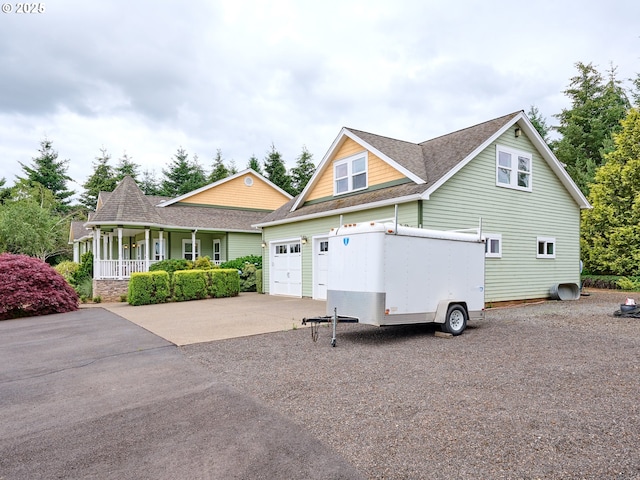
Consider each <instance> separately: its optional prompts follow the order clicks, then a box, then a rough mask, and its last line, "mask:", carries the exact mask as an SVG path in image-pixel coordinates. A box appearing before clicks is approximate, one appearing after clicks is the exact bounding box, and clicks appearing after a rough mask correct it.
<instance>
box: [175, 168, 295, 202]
mask: <svg viewBox="0 0 640 480" xmlns="http://www.w3.org/2000/svg"><path fill="white" fill-rule="evenodd" d="M247 177H249V178H251V180H253V185H251V186H247V185H246V184H245V179H246V178H247ZM288 200H289V199H288V198H287V197H286V196H285V195H283V194H282V193H280V192H279V191H277V190H275V189H274V188H273V187H271V186H270V185H267V184H266V183H265V182H264V181H263V180H261V179H259V178H258V177H256V176H255V175H253V174H251V173H247V174H246V175H242V176H240V177H238V178H234V179H233V180H229V181H228V182H225V183H222V184H220V185H217V186H215V187H212V188H209V189H208V190H205V191H203V192H200V193H197V194H195V195H193V196H191V197H188V198H185V199H184V200H183V201H181V202H178V204H180V203H186V204H198V205H215V206H223V207H239V208H256V209H261V210H275V209H276V208H279V207H281V206H282V205H283V204H285V203H286V202H287V201H288Z"/></svg>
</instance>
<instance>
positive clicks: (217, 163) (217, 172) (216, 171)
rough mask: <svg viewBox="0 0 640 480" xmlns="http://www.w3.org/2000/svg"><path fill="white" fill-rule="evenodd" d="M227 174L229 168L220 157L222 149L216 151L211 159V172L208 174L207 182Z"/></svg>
mask: <svg viewBox="0 0 640 480" xmlns="http://www.w3.org/2000/svg"><path fill="white" fill-rule="evenodd" d="M228 176H229V170H228V169H227V167H226V166H225V164H224V160H223V159H222V150H220V149H218V150H217V151H216V158H214V159H213V165H212V166H211V173H210V174H209V183H214V182H217V181H218V180H222V179H223V178H227V177H228Z"/></svg>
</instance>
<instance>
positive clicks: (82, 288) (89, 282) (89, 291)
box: [73, 278, 93, 303]
mask: <svg viewBox="0 0 640 480" xmlns="http://www.w3.org/2000/svg"><path fill="white" fill-rule="evenodd" d="M73 289H74V290H75V291H76V292H77V293H78V295H79V296H80V299H82V298H84V299H85V301H84V302H83V303H86V300H87V299H88V298H91V297H93V279H92V278H83V279H82V280H81V281H80V283H78V284H75V285H73Z"/></svg>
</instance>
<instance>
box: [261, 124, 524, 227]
mask: <svg viewBox="0 0 640 480" xmlns="http://www.w3.org/2000/svg"><path fill="white" fill-rule="evenodd" d="M521 113H522V112H514V113H511V114H509V115H505V116H503V117H499V118H496V119H493V120H489V121H487V122H484V123H481V124H478V125H475V126H473V127H469V128H465V129H463V130H459V131H457V132H453V133H450V134H447V135H443V136H441V137H437V138H434V139H432V140H427V141H425V142H422V143H411V142H405V141H403V140H396V139H393V138H388V137H383V136H380V135H375V134H373V133H368V132H363V131H361V130H355V129H351V128H347V130H348V131H349V132H351V133H353V134H354V135H356V136H357V137H359V138H361V139H362V140H364V141H365V142H367V143H368V144H369V145H371V146H372V147H374V148H376V149H377V150H379V151H380V152H382V153H383V154H385V155H386V156H388V157H389V158H391V159H392V160H394V161H395V162H397V163H398V164H399V165H401V166H403V167H404V168H406V169H407V170H409V171H411V172H413V173H414V174H416V175H417V176H418V177H420V178H421V179H423V180H424V181H425V183H424V184H416V183H413V182H411V183H405V184H402V185H396V186H391V187H388V188H383V189H379V190H373V191H371V190H368V191H364V192H363V193H359V194H354V195H349V196H345V197H340V198H332V199H329V200H327V201H324V202H318V203H308V204H303V205H302V206H299V207H298V208H297V209H296V210H295V211H293V212H291V208H292V207H293V205H294V204H295V202H296V200H297V197H296V198H294V199H293V200H291V201H290V202H288V203H287V204H285V205H283V206H282V207H280V208H279V209H277V210H275V211H274V212H271V213H270V214H268V215H267V216H265V217H264V218H263V219H262V221H261V222H260V224H263V223H270V222H276V221H280V220H289V219H295V218H297V217H302V216H306V215H313V214H319V213H323V212H330V211H332V210H336V209H340V208H349V207H355V206H357V205H365V204H369V203H374V202H379V201H384V200H391V199H394V198H400V197H405V196H409V195H417V194H422V193H424V192H425V191H427V190H428V189H429V188H430V187H432V186H433V185H434V184H436V182H438V180H440V179H442V178H443V177H444V176H445V175H446V174H447V173H448V172H450V171H451V170H452V169H454V168H455V167H456V166H457V165H458V164H459V163H460V162H462V161H463V160H465V159H466V158H467V157H468V156H469V154H471V153H472V152H473V151H474V150H475V149H476V148H478V147H479V146H480V145H482V144H483V143H484V142H485V141H487V140H488V139H489V138H491V136H492V135H494V134H495V133H497V132H498V131H499V130H500V129H501V128H502V127H503V126H505V125H506V124H507V123H509V122H510V121H511V120H513V119H514V118H515V117H516V116H518V115H519V114H521Z"/></svg>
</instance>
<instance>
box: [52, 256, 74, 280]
mask: <svg viewBox="0 0 640 480" xmlns="http://www.w3.org/2000/svg"><path fill="white" fill-rule="evenodd" d="M79 268H80V264H79V263H76V262H72V261H71V260H63V261H62V262H60V263H59V264H58V265H56V266H55V267H53V269H54V270H55V271H56V272H58V273H59V274H60V275H62V276H63V278H64V279H65V280H66V281H67V282H68V283H71V279H72V278H73V275H74V274H75V273H76V272H77V271H78V269H79Z"/></svg>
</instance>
